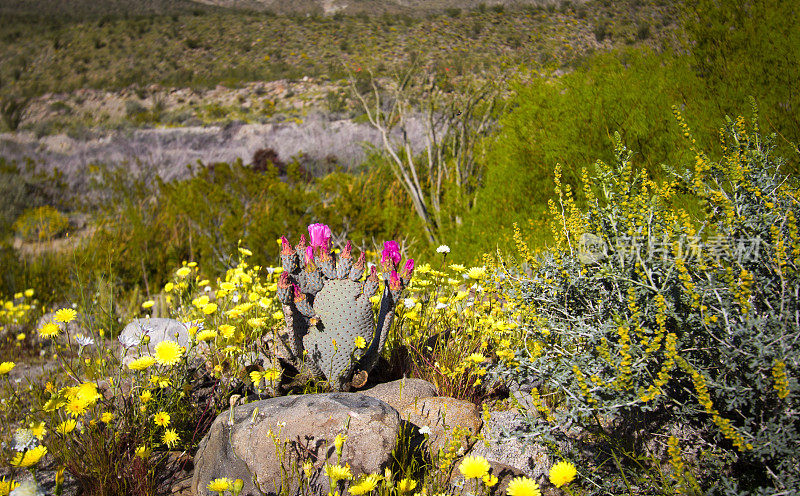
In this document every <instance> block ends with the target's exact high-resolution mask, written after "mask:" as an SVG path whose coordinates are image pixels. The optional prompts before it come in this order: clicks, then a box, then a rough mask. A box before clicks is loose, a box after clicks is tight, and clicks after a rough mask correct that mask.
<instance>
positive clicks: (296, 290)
mask: <svg viewBox="0 0 800 496" xmlns="http://www.w3.org/2000/svg"><path fill="white" fill-rule="evenodd" d="M292 288H293V289H294V297H295V298H300V297H301V296H303V292H302V291H300V287H299V286H298V285H297V284H295V283H292Z"/></svg>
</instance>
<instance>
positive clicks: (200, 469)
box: [192, 393, 401, 496]
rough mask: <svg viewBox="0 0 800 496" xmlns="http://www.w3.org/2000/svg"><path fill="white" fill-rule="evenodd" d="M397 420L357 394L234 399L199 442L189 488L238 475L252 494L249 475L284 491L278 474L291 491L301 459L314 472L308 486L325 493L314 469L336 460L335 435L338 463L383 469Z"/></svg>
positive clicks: (200, 490) (264, 486)
mask: <svg viewBox="0 0 800 496" xmlns="http://www.w3.org/2000/svg"><path fill="white" fill-rule="evenodd" d="M400 427H401V420H400V416H399V415H398V413H397V411H396V410H395V409H394V408H392V407H390V406H389V405H387V404H386V403H384V402H382V401H379V400H377V399H375V398H372V397H370V396H366V395H364V394H360V393H324V394H309V395H301V396H283V397H278V398H270V399H267V400H262V401H257V402H253V403H249V404H246V405H242V406H239V407H236V408H234V409H233V410H232V411H231V410H229V411H226V412H223V413H221V414H220V415H219V416H218V417H217V418H216V420H214V423H213V425H212V426H211V430H210V431H209V432H208V434H206V436H205V437H204V438H203V440H202V441H201V442H200V445H199V447H198V450H197V454H196V455H195V472H194V476H193V478H192V491H193V492H194V494H195V495H198V496H199V495H206V494H209V491H208V490H207V489H206V486H207V485H208V483H209V482H210V481H212V480H213V479H216V478H220V477H228V478H230V479H232V480H235V479H242V481H244V488H243V490H242V493H241V494H242V495H243V496H246V495H254V496H255V495H257V494H259V492H258V490H257V489H256V488H255V485H254V484H253V478H254V477H255V478H256V479H257V481H258V484H259V485H260V486H261V490H262V491H264V492H266V493H274V494H286V493H282V492H281V486H282V483H281V481H282V480H283V485H284V486H285V487H284V489H285V490H287V492H288V494H294V493H295V492H296V491H297V489H298V487H299V484H300V482H301V479H302V477H303V475H302V470H301V469H300V468H299V467H300V465H302V463H303V462H305V461H307V460H308V461H311V462H313V464H314V467H315V469H316V470H315V472H317V476H316V477H312V480H311V493H312V494H313V493H316V494H321V495H322V494H327V492H328V480H327V478H326V477H325V475H324V472H321V470H320V469H321V468H322V466H323V465H324V464H325V463H326V462H327V461H330V463H331V464H335V463H336V453H335V449H334V445H333V440H334V439H335V437H336V435H337V434H346V435H347V441H346V442H345V444H344V449H343V451H342V458H341V463H342V464H344V463H347V464H349V465H350V468H351V470H352V473H353V475H354V476H358V474H366V473H383V470H384V469H385V468H386V467H387V466H389V463H390V461H391V455H392V451H393V450H394V449H395V447H396V445H397V442H398V439H399V434H400ZM273 437H276V438H277V442H276V441H275V439H274V438H273ZM284 441H285V442H284ZM284 446H285V450H284ZM279 451H283V453H280V452H279ZM281 459H282V460H283V466H282V465H281V462H280V460H281Z"/></svg>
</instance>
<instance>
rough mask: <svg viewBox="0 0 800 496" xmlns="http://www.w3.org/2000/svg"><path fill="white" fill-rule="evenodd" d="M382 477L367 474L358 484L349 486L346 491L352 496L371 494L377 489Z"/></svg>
mask: <svg viewBox="0 0 800 496" xmlns="http://www.w3.org/2000/svg"><path fill="white" fill-rule="evenodd" d="M381 479H382V477H381V476H380V475H378V474H369V475H368V476H366V477H364V478H363V479H362V480H361V481H360V482H359V483H358V484H354V485H352V486H350V488H349V489H348V491H349V492H350V494H352V495H353V496H361V495H363V494H368V493H371V492H372V491H374V490H375V488H376V487H378V482H380V480H381Z"/></svg>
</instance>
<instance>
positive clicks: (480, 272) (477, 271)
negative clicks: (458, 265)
mask: <svg viewBox="0 0 800 496" xmlns="http://www.w3.org/2000/svg"><path fill="white" fill-rule="evenodd" d="M467 276H468V277H469V278H470V279H475V280H476V281H477V280H478V279H483V278H484V277H486V267H470V268H469V270H468V271H467Z"/></svg>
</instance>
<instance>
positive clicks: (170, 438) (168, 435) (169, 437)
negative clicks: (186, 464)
mask: <svg viewBox="0 0 800 496" xmlns="http://www.w3.org/2000/svg"><path fill="white" fill-rule="evenodd" d="M178 441H180V437H179V436H178V433H177V432H175V429H167V430H166V431H164V435H163V436H161V442H163V443H164V444H166V445H167V446H169V447H170V448H172V447H174V446H175V445H176V444H178Z"/></svg>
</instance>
